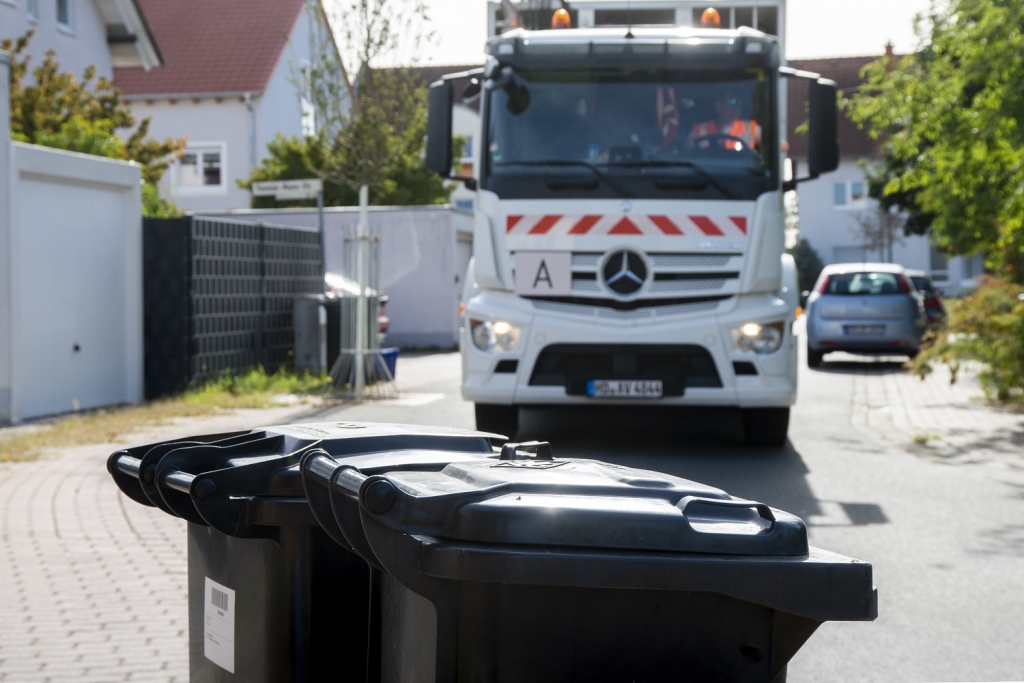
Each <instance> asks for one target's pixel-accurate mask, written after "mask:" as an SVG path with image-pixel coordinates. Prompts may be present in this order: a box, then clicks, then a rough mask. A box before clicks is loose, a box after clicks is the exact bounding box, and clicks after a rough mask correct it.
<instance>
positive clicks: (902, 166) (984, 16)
mask: <svg viewBox="0 0 1024 683" xmlns="http://www.w3.org/2000/svg"><path fill="white" fill-rule="evenodd" d="M916 30H917V34H918V37H919V39H920V47H919V49H918V50H917V52H915V53H914V54H910V55H906V56H904V57H902V58H900V59H899V60H895V59H890V58H883V59H881V60H879V61H876V62H874V63H872V64H870V65H869V66H867V67H865V70H864V75H865V77H866V82H865V85H864V86H862V87H861V88H860V89H859V91H858V92H857V93H856V94H855V95H854V96H853V97H852V99H850V100H848V101H846V102H845V107H846V108H847V111H848V112H849V114H850V116H851V117H852V118H853V120H854V121H856V122H858V123H859V124H860V125H861V126H862V127H863V128H865V129H866V130H867V131H868V132H869V134H870V135H871V136H872V137H873V138H875V139H878V138H882V139H884V140H885V142H884V145H883V163H882V164H881V165H880V166H879V167H878V168H876V169H875V170H874V171H873V173H872V176H871V189H872V190H873V192H874V196H876V197H877V198H879V199H880V200H881V201H882V204H883V206H886V207H888V206H890V205H896V206H898V207H899V208H900V210H903V211H906V213H907V215H908V224H909V226H910V229H911V231H913V232H918V231H921V230H922V229H923V228H924V227H925V226H927V227H930V228H931V239H932V241H933V242H934V243H935V244H936V245H937V246H939V247H940V248H942V249H944V250H946V251H948V252H951V253H956V254H972V253H976V252H979V251H981V252H983V253H984V254H985V255H986V257H987V261H988V264H989V265H990V267H993V268H999V269H1000V270H1002V271H1003V272H1004V273H1006V274H1007V275H1008V276H1010V277H1012V278H1013V279H1014V280H1017V281H1020V279H1021V274H1022V273H1021V270H1022V263H1021V260H1022V259H1021V255H1022V253H1024V128H1022V124H1024V117H1022V115H1021V113H1022V112H1024V3H1020V2H1013V1H1011V0H950V1H949V2H948V3H947V4H944V5H943V6H941V7H940V6H938V5H934V6H933V8H932V12H931V14H929V15H928V16H927V17H924V18H919V19H918V23H917V29H916Z"/></svg>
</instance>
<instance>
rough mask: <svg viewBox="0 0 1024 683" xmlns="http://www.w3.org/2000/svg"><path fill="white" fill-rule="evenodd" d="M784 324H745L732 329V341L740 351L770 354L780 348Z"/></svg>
mask: <svg viewBox="0 0 1024 683" xmlns="http://www.w3.org/2000/svg"><path fill="white" fill-rule="evenodd" d="M784 329H785V323H783V322H777V323H767V324H761V323H747V324H746V325H741V326H740V327H736V328H733V330H732V340H733V342H734V343H735V344H736V348H737V349H739V350H740V351H753V352H754V353H772V352H774V351H778V350H779V347H780V346H782V337H783V330H784Z"/></svg>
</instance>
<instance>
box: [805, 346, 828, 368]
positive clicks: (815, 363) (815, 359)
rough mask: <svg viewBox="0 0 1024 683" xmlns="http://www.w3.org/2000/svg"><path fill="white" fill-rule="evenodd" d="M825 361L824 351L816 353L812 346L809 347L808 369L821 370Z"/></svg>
mask: <svg viewBox="0 0 1024 683" xmlns="http://www.w3.org/2000/svg"><path fill="white" fill-rule="evenodd" d="M824 360H825V352H824V351H815V350H814V349H812V348H811V347H810V346H808V347H807V367H809V368H820V367H821V363H822V361H824Z"/></svg>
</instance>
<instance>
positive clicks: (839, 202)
mask: <svg viewBox="0 0 1024 683" xmlns="http://www.w3.org/2000/svg"><path fill="white" fill-rule="evenodd" d="M832 193H833V194H832V197H833V198H832V204H833V205H834V206H846V205H847V204H848V203H849V202H848V201H847V199H846V183H835V184H834V185H833V186H832Z"/></svg>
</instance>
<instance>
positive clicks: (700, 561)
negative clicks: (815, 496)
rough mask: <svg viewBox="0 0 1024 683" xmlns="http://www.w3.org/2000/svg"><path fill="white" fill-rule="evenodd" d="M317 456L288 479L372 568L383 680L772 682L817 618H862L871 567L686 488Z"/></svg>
mask: <svg viewBox="0 0 1024 683" xmlns="http://www.w3.org/2000/svg"><path fill="white" fill-rule="evenodd" d="M329 460H330V458H327V457H325V456H324V455H323V454H321V453H318V452H316V451H310V452H309V453H308V454H307V455H306V456H305V458H304V462H303V466H302V469H303V474H304V476H305V478H306V480H307V490H308V483H309V477H310V474H311V473H312V472H311V471H312V469H313V468H315V467H318V468H320V470H321V475H320V480H321V484H322V483H323V479H324V477H323V475H325V474H326V475H327V476H326V481H327V488H328V489H329V496H330V499H331V503H332V507H333V510H334V512H335V517H336V521H337V522H338V525H339V527H340V528H341V529H342V530H343V536H344V537H345V538H346V540H347V541H348V542H349V543H348V544H349V546H350V547H353V548H355V549H356V550H357V552H360V553H361V554H363V555H364V557H367V559H368V560H369V561H371V563H372V564H374V565H376V567H378V568H379V571H380V574H381V590H380V605H379V621H380V639H381V642H380V651H381V681H383V682H384V683H394V682H402V683H412V682H417V683H419V682H423V683H431V682H433V683H451V682H455V681H458V682H459V683H470V682H472V683H481V682H490V683H505V682H508V683H520V682H522V681H530V682H531V683H566V682H568V681H578V682H580V683H583V682H587V683H600V682H608V683H611V682H616V683H621V682H623V681H637V682H639V681H643V682H644V683H658V682H668V681H673V682H678V681H695V682H696V681H700V682H703V681H742V682H744V683H769V682H772V681H775V682H781V681H784V680H785V677H786V667H787V663H788V662H789V661H790V659H791V658H792V657H793V655H794V654H795V653H796V651H797V650H798V649H799V648H800V647H801V646H802V645H803V643H804V642H805V641H806V640H807V638H809V637H810V636H811V634H812V633H813V632H814V630H815V629H816V628H817V627H818V626H819V625H821V624H822V623H823V622H825V621H830V620H839V621H869V620H873V619H874V618H875V617H876V615H877V599H876V593H875V589H874V587H873V585H872V576H871V565H870V564H867V563H864V562H861V561H858V560H855V559H852V558H849V557H843V556H841V555H836V554H833V553H830V552H827V551H824V550H820V549H817V548H812V547H808V544H807V532H806V528H805V527H804V524H803V522H802V521H801V520H800V519H799V518H797V517H795V516H793V515H790V514H788V513H786V512H782V511H781V510H776V509H773V508H770V507H768V506H767V505H764V504H762V503H758V502H754V501H749V500H742V499H737V498H734V497H731V496H729V495H728V494H726V493H725V492H724V491H721V490H719V489H715V488H712V487H709V486H704V485H701V484H698V483H695V482H692V481H687V480H685V479H680V478H677V477H672V476H669V475H665V474H660V473H656V472H650V471H645V470H637V469H632V468H628V467H622V466H618V465H612V464H607V463H602V462H597V461H593V460H582V459H556V458H554V457H553V456H552V453H551V448H550V446H549V445H548V444H546V443H536V442H534V443H530V444H518V445H515V444H507V445H506V446H505V447H504V448H503V449H502V452H501V455H500V459H481V460H471V461H470V460H467V461H462V462H453V463H451V464H448V465H447V466H446V467H445V468H444V469H443V470H441V471H408V470H406V471H389V472H384V473H381V474H372V475H370V476H367V474H366V472H364V471H360V470H359V469H358V468H354V467H351V466H349V465H347V464H346V463H345V462H344V461H336V464H333V465H332V464H331V463H330V462H329ZM353 520H358V524H355V523H354V521H353ZM357 537H358V538H357ZM367 554H368V555H367Z"/></svg>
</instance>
